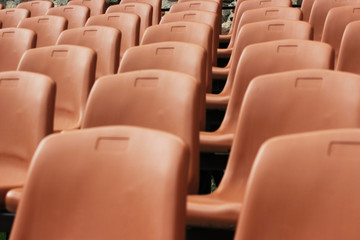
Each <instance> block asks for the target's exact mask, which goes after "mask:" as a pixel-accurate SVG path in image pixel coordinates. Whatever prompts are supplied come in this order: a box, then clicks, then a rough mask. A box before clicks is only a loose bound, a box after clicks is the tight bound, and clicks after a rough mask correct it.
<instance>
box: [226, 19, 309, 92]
mask: <svg viewBox="0 0 360 240" xmlns="http://www.w3.org/2000/svg"><path fill="white" fill-rule="evenodd" d="M311 37H312V27H311V25H310V24H309V23H307V22H303V21H293V20H283V19H275V20H268V21H261V22H254V23H248V24H246V25H244V26H243V27H242V28H241V29H240V31H239V33H238V36H237V38H236V42H235V46H234V49H233V51H232V54H231V57H230V60H229V62H231V68H230V70H229V75H228V78H227V80H226V83H225V86H224V88H223V91H222V94H226V95H229V94H230V93H231V89H232V88H233V84H234V79H235V74H236V71H237V65H238V62H239V60H240V57H241V55H242V52H243V50H244V49H245V47H247V46H249V45H251V44H255V43H262V42H269V41H275V40H282V39H303V40H310V39H311ZM254 66H255V65H254Z"/></svg>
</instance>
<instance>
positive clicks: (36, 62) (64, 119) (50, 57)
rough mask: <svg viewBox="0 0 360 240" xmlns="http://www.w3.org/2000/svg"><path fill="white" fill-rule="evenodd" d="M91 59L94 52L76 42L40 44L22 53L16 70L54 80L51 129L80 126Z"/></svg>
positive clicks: (89, 82)
mask: <svg viewBox="0 0 360 240" xmlns="http://www.w3.org/2000/svg"><path fill="white" fill-rule="evenodd" d="M95 63H96V54H95V52H94V51H93V50H91V49H89V48H86V47H80V46H71V45H59V46H50V47H42V48H36V49H31V50H28V51H26V52H25V53H24V55H23V57H22V59H21V61H20V63H19V67H18V70H20V71H29V72H36V73H41V74H45V75H47V76H49V77H51V78H52V79H53V80H54V81H55V83H56V102H55V117H54V131H62V130H73V129H78V128H80V124H81V121H82V118H83V115H84V110H85V105H86V101H87V97H88V95H89V92H90V89H91V87H92V85H93V83H94V77H95Z"/></svg>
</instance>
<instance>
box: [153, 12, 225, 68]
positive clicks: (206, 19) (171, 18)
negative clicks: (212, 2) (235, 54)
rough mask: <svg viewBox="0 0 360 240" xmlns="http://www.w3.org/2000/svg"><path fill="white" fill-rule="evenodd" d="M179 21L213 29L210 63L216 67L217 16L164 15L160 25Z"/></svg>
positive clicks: (192, 14) (192, 13)
mask: <svg viewBox="0 0 360 240" xmlns="http://www.w3.org/2000/svg"><path fill="white" fill-rule="evenodd" d="M179 21H189V22H199V23H205V24H208V25H210V26H211V27H212V28H213V48H212V61H213V66H216V63H217V48H218V46H219V33H220V28H219V27H218V24H217V15H216V13H213V12H207V11H184V12H176V13H169V14H166V15H165V16H164V17H163V18H162V19H161V22H160V23H169V22H179Z"/></svg>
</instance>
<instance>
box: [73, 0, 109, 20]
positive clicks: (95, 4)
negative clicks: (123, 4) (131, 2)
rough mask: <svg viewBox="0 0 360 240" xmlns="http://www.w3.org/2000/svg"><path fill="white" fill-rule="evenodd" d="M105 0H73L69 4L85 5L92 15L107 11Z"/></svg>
mask: <svg viewBox="0 0 360 240" xmlns="http://www.w3.org/2000/svg"><path fill="white" fill-rule="evenodd" d="M105 4H106V2H105V0H72V1H69V2H68V4H67V5H83V6H86V7H88V8H89V9H90V16H95V15H99V14H104V13H105Z"/></svg>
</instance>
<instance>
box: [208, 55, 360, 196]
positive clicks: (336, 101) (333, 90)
mask: <svg viewBox="0 0 360 240" xmlns="http://www.w3.org/2000/svg"><path fill="white" fill-rule="evenodd" d="M302 56H304V55H302ZM350 92H351V93H354V94H349V93H350ZM358 92H360V77H359V76H358V75H356V74H349V73H343V72H336V71H326V70H319V69H316V70H309V69H308V70H301V71H292V72H284V73H278V74H268V75H263V76H259V77H258V78H256V79H254V80H253V81H252V82H251V83H250V85H249V88H248V90H247V92H246V95H245V98H244V100H243V105H242V107H241V112H240V116H239V121H238V125H237V129H236V133H235V136H234V141H233V146H234V147H233V148H232V150H231V153H230V156H229V161H228V165H227V169H226V170H225V174H224V177H223V179H222V182H221V183H220V185H219V187H218V189H217V190H215V191H219V192H217V194H220V193H221V194H222V196H224V198H225V199H234V200H236V201H241V202H243V198H244V193H245V189H246V185H247V181H248V177H249V174H250V170H251V168H252V166H253V162H254V159H255V156H256V153H257V152H258V150H259V148H260V146H261V144H262V143H263V142H265V141H266V140H267V139H269V138H271V137H275V136H280V135H285V134H291V133H300V132H307V131H315V130H323V129H334V128H351V127H354V128H359V126H360V121H359V117H360V112H359V109H360V108H359V103H360V95H359V94H358Z"/></svg>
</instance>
